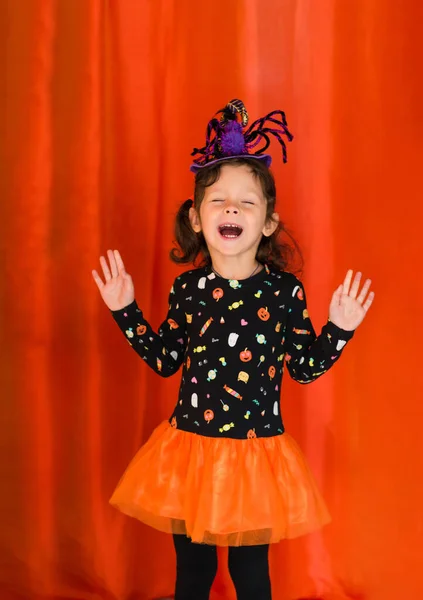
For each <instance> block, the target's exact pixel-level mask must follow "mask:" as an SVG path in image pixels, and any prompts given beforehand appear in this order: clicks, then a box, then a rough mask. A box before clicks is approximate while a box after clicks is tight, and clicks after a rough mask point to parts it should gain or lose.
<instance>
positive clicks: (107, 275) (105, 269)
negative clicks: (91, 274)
mask: <svg viewBox="0 0 423 600" xmlns="http://www.w3.org/2000/svg"><path fill="white" fill-rule="evenodd" d="M100 264H101V268H102V269H103V274H104V279H105V280H106V281H110V280H111V278H112V276H111V274H110V269H109V265H108V264H107V261H106V259H105V258H104V256H100Z"/></svg>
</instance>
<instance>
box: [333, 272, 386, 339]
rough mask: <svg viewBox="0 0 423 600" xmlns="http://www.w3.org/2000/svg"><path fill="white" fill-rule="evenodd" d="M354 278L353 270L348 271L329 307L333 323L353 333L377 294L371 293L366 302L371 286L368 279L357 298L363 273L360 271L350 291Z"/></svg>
mask: <svg viewBox="0 0 423 600" xmlns="http://www.w3.org/2000/svg"><path fill="white" fill-rule="evenodd" d="M352 276H353V270H352V269H350V270H349V271H347V275H346V277H345V280H344V283H343V284H341V285H340V286H339V288H338V289H337V290H335V292H334V293H333V296H332V300H331V303H330V307H329V319H330V320H331V321H332V323H334V324H335V325H337V326H338V327H341V329H345V330H346V331H352V330H353V329H356V328H357V327H358V326H359V325H360V323H361V322H362V321H363V319H364V317H365V316H366V314H367V311H368V310H369V308H370V307H371V305H372V302H373V300H374V297H375V293H374V292H370V294H369V295H368V296H367V299H366V301H365V298H366V295H367V292H368V291H369V288H370V284H371V280H370V279H366V281H365V283H364V285H363V288H362V290H361V292H360V294H359V295H358V297H357V292H358V288H359V286H360V280H361V273H360V271H358V272H357V273H356V275H355V277H354V281H353V284H352V286H351V289H350V285H351V279H352Z"/></svg>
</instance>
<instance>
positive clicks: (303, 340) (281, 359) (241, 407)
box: [112, 265, 354, 439]
mask: <svg viewBox="0 0 423 600" xmlns="http://www.w3.org/2000/svg"><path fill="white" fill-rule="evenodd" d="M112 314H113V317H114V318H115V320H116V322H117V324H118V325H119V327H120V329H121V330H122V331H123V332H124V334H125V336H126V338H127V340H128V343H129V344H130V345H131V346H132V348H133V349H134V350H135V351H136V352H137V353H138V354H139V355H140V356H141V357H142V358H143V359H144V360H145V362H146V363H147V364H148V365H149V366H150V367H151V368H152V369H153V370H154V371H156V373H158V374H160V375H162V376H163V377H168V376H170V375H173V374H174V373H176V372H177V371H178V369H179V368H180V367H181V365H182V375H181V384H180V388H179V394H178V399H177V401H176V405H175V409H174V411H173V413H172V415H171V416H170V418H169V422H170V423H171V425H172V426H173V427H177V428H179V429H182V430H185V431H190V432H193V433H197V434H199V435H205V436H212V437H231V438H239V439H255V438H257V437H269V436H274V435H280V434H282V433H283V432H284V426H283V421H282V416H281V411H280V394H281V386H282V381H283V374H284V370H285V366H286V368H287V369H288V372H289V374H290V376H291V377H292V378H293V379H294V380H295V381H297V382H299V383H301V384H309V383H311V382H312V381H315V380H316V379H318V378H319V377H320V376H321V375H323V374H324V373H326V372H327V371H328V370H329V369H330V368H331V367H332V366H333V365H334V363H335V362H336V361H337V360H338V359H339V357H340V356H341V353H342V351H343V349H344V348H345V346H346V344H347V342H348V341H349V340H350V339H351V338H352V337H353V335H354V332H353V331H345V330H343V329H340V328H339V327H337V326H336V325H335V324H334V323H332V322H331V321H329V320H328V321H327V323H326V324H325V325H324V327H323V328H322V331H321V333H320V335H318V336H317V335H316V333H315V331H314V328H313V325H312V323H311V320H310V317H309V314H308V310H307V304H306V295H305V291H304V287H303V285H302V283H301V281H300V280H299V279H297V277H295V276H294V275H293V274H291V273H287V272H283V271H278V270H275V269H273V268H269V267H268V266H267V265H265V268H263V269H262V270H261V271H260V272H259V273H257V274H256V275H254V276H252V277H250V278H248V279H245V280H233V279H224V278H222V277H220V276H218V275H216V274H215V273H214V272H213V270H212V269H211V267H210V266H207V267H203V268H199V269H194V270H191V271H187V272H185V273H183V274H182V275H180V276H179V277H177V278H176V279H175V281H174V284H173V285H172V288H171V290H170V294H169V306H168V314H167V316H166V318H165V320H164V321H163V323H162V324H161V325H160V327H159V330H158V333H156V332H155V331H153V329H152V328H151V326H150V325H149V323H148V321H147V320H146V319H145V318H144V316H143V313H142V312H141V310H140V309H139V307H138V305H137V302H136V301H134V302H133V303H132V304H131V305H129V306H127V307H126V308H124V309H122V310H120V311H112Z"/></svg>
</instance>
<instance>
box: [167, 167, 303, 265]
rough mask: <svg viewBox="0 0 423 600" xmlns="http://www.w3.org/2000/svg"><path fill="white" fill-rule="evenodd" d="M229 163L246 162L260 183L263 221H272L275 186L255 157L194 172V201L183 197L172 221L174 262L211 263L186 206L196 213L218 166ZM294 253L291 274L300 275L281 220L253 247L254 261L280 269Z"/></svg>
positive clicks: (171, 256) (171, 255)
mask: <svg viewBox="0 0 423 600" xmlns="http://www.w3.org/2000/svg"><path fill="white" fill-rule="evenodd" d="M225 164H230V165H233V166H241V165H248V166H249V168H250V169H251V172H252V174H253V176H254V177H256V178H257V179H258V180H259V181H260V184H261V187H262V190H263V194H264V197H265V199H266V205H267V206H266V220H272V214H273V213H274V212H275V204H276V185H275V179H274V177H273V174H272V172H271V171H270V170H269V169H268V168H267V167H266V166H265V165H264V164H263V163H262V162H261V161H259V160H257V159H254V158H247V157H246V158H232V159H229V160H224V161H221V162H218V163H215V164H214V165H210V166H209V167H204V168H203V169H200V171H198V173H197V175H196V177H195V189H194V202H193V201H192V200H186V201H185V202H184V203H183V204H182V205H181V207H180V208H179V210H178V213H177V215H176V220H175V238H176V243H177V247H176V248H172V250H171V251H170V259H171V260H172V261H173V262H175V263H178V264H182V263H191V264H193V265H194V266H206V265H210V264H211V258H210V253H209V251H208V248H207V244H206V240H205V239H204V236H203V233H202V232H200V233H196V232H195V231H194V230H193V229H192V227H191V223H190V220H189V209H190V207H191V206H194V208H195V209H196V211H197V212H198V213H199V211H200V205H201V202H202V201H203V198H204V194H205V191H206V187H208V186H210V185H213V184H214V183H216V181H217V180H218V179H219V176H220V171H221V169H222V166H223V165H225ZM282 234H286V235H287V236H288V237H289V238H290V239H291V241H292V243H293V245H291V244H289V243H286V242H283V241H281V240H280V239H279V238H280V236H281V235H282ZM296 252H297V253H298V256H299V258H300V267H298V268H297V269H295V273H296V274H297V275H299V276H300V274H301V271H302V267H303V263H304V260H303V256H302V253H301V250H300V247H299V246H298V244H297V242H296V241H295V239H294V238H293V237H292V235H291V234H290V232H289V231H288V230H287V229H286V228H285V225H284V223H282V222H281V221H279V223H278V226H277V228H276V230H275V231H274V232H273V233H272V235H270V236H269V237H266V236H264V235H263V236H262V239H261V241H260V243H259V245H258V248H257V254H256V259H257V261H258V262H260V263H262V264H264V263H267V264H268V265H269V266H273V267H276V268H277V269H280V270H282V271H286V270H288V265H290V264H291V262H292V259H293V257H294V256H295V254H296ZM198 256H201V257H202V260H201V262H200V264H199V265H196V260H197V258H198Z"/></svg>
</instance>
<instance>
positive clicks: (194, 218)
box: [188, 206, 201, 233]
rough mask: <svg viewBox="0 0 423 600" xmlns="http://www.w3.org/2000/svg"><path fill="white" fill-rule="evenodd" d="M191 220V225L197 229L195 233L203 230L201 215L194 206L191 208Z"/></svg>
mask: <svg viewBox="0 0 423 600" xmlns="http://www.w3.org/2000/svg"><path fill="white" fill-rule="evenodd" d="M188 216H189V222H190V223H191V227H192V228H193V230H194V231H195V233H199V232H200V231H201V222H200V216H199V214H198V213H197V211H196V210H195V208H194V207H193V206H191V208H190V209H189V215H188Z"/></svg>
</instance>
